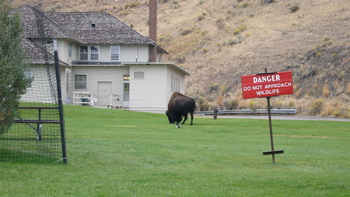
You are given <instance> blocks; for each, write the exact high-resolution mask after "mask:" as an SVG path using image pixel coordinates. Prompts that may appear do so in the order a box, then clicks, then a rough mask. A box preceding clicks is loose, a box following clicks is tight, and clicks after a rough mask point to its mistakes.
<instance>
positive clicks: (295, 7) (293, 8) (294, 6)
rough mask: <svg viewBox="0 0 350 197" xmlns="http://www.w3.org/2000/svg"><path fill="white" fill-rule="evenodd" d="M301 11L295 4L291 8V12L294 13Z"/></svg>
mask: <svg viewBox="0 0 350 197" xmlns="http://www.w3.org/2000/svg"><path fill="white" fill-rule="evenodd" d="M299 9H300V7H299V5H297V4H295V5H292V6H290V7H289V10H290V11H291V12H292V13H294V12H296V11H298V10H299Z"/></svg>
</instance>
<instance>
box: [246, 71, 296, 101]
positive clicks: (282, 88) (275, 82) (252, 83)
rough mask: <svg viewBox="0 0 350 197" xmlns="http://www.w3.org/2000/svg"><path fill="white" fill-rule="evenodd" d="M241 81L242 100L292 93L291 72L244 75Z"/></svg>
mask: <svg viewBox="0 0 350 197" xmlns="http://www.w3.org/2000/svg"><path fill="white" fill-rule="evenodd" d="M241 80H242V92H243V98H244V99H249V98H261V97H272V96H279V95H286V94H293V93H294V91H293V79H292V72H291V71H287V72H276V73H262V74H256V75H246V76H242V77H241Z"/></svg>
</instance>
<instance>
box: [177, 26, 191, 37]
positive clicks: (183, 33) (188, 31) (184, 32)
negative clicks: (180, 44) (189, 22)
mask: <svg viewBox="0 0 350 197" xmlns="http://www.w3.org/2000/svg"><path fill="white" fill-rule="evenodd" d="M193 30H194V28H193V27H191V28H187V29H180V34H181V36H185V35H188V34H190V33H192V32H193Z"/></svg>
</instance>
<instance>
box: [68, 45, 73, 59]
mask: <svg viewBox="0 0 350 197" xmlns="http://www.w3.org/2000/svg"><path fill="white" fill-rule="evenodd" d="M72 51H73V45H72V43H69V44H68V57H72Z"/></svg>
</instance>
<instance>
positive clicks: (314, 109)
mask: <svg viewBox="0 0 350 197" xmlns="http://www.w3.org/2000/svg"><path fill="white" fill-rule="evenodd" d="M323 105H324V100H323V99H318V100H316V101H314V102H313V103H312V104H311V107H310V109H309V115H310V116H316V115H317V114H320V113H321V112H322V110H323Z"/></svg>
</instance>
